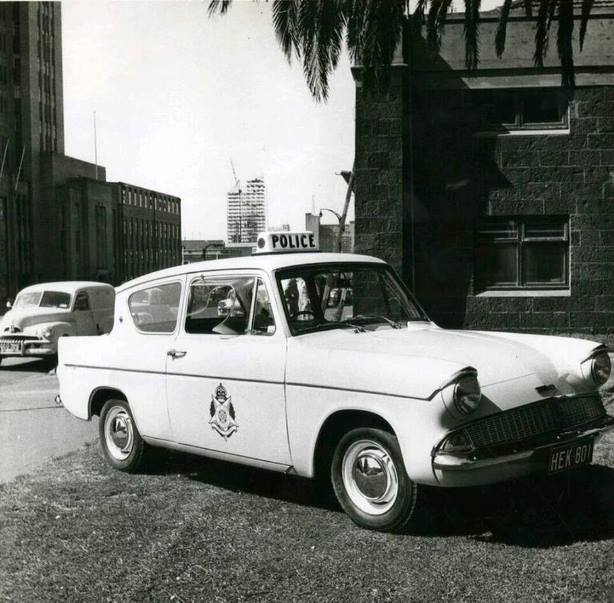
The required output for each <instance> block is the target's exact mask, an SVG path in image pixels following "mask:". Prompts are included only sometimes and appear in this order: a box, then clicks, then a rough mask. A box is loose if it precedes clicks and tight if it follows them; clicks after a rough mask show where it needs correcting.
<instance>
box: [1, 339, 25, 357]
mask: <svg viewBox="0 0 614 603" xmlns="http://www.w3.org/2000/svg"><path fill="white" fill-rule="evenodd" d="M0 352H3V353H5V354H11V353H17V354H20V353H21V343H20V342H14V341H10V342H9V341H0Z"/></svg>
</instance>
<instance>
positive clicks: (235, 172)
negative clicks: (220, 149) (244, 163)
mask: <svg viewBox="0 0 614 603" xmlns="http://www.w3.org/2000/svg"><path fill="white" fill-rule="evenodd" d="M230 167H231V168H232V175H233V176H234V179H235V186H236V187H237V192H238V193H241V181H240V180H239V179H238V178H237V170H235V164H234V163H233V161H232V157H231V158H230Z"/></svg>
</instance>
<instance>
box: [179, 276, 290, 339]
mask: <svg viewBox="0 0 614 603" xmlns="http://www.w3.org/2000/svg"><path fill="white" fill-rule="evenodd" d="M187 277H188V278H187V281H186V288H185V292H184V301H185V303H184V307H185V311H184V312H183V313H182V319H181V333H182V335H184V336H190V337H200V336H204V337H211V336H212V335H213V336H218V337H225V338H226V337H240V336H244V335H250V336H258V337H263V336H266V337H274V336H276V335H278V334H279V333H281V332H282V330H281V329H280V320H279V316H278V311H277V310H276V303H277V302H276V300H275V298H274V297H273V295H272V294H271V291H272V288H271V286H270V284H269V283H268V282H267V279H266V277H265V273H262V272H260V271H258V272H247V271H238V272H221V271H213V272H204V273H189V274H188V275H187ZM239 278H245V279H251V280H252V281H254V290H253V294H252V299H251V302H250V306H249V308H247V311H248V312H249V315H248V320H247V328H246V330H245V332H244V333H236V334H230V333H228V334H221V333H190V332H189V331H187V330H186V321H187V319H188V309H189V304H190V291H191V288H192V284H193V283H194V282H195V281H197V280H201V279H202V280H205V281H211V280H212V281H216V280H220V281H223V280H229V279H239ZM259 282H261V283H262V285H263V286H264V288H265V291H266V293H267V296H268V298H269V303H270V305H271V310H272V316H271V318H272V319H273V321H274V324H275V332H274V333H254V332H253V328H254V310H255V307H256V295H257V293H258V291H257V288H258V285H259Z"/></svg>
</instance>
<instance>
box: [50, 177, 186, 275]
mask: <svg viewBox="0 0 614 603" xmlns="http://www.w3.org/2000/svg"><path fill="white" fill-rule="evenodd" d="M58 193H59V194H58V196H59V198H61V199H62V203H61V204H60V209H61V211H60V222H61V227H62V233H63V236H62V242H63V244H62V253H61V261H60V266H59V270H61V272H62V274H63V275H64V278H68V279H71V280H89V279H94V280H101V281H106V282H110V283H114V284H116V283H121V282H123V281H126V280H129V279H131V278H134V277H136V276H139V275H140V274H145V273H147V272H152V271H153V270H158V269H160V268H167V267H169V266H175V265H178V264H181V244H180V241H181V238H180V237H181V202H180V200H179V199H178V198H177V197H172V196H170V195H165V194H163V193H158V192H156V191H151V190H148V189H144V188H141V187H137V186H132V185H130V184H125V183H123V182H102V181H99V180H93V179H91V178H74V179H72V180H70V181H69V182H67V183H66V184H65V185H63V186H62V187H60V188H59V190H58Z"/></svg>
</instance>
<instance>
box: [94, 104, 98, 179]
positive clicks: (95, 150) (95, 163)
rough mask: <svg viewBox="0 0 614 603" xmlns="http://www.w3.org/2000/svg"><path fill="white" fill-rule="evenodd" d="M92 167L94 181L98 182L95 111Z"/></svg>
mask: <svg viewBox="0 0 614 603" xmlns="http://www.w3.org/2000/svg"><path fill="white" fill-rule="evenodd" d="M94 166H95V175H96V180H98V140H97V134H96V111H94Z"/></svg>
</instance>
